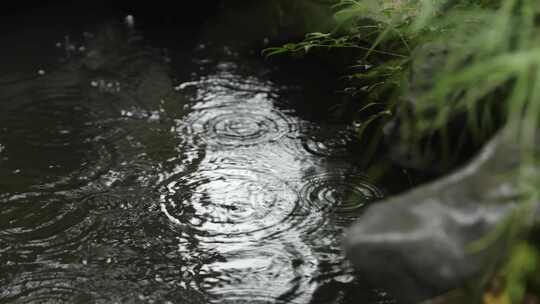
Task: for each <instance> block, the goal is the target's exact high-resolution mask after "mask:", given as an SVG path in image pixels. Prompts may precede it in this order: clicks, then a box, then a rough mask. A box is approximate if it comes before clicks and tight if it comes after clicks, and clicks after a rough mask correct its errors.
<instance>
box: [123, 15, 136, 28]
mask: <svg viewBox="0 0 540 304" xmlns="http://www.w3.org/2000/svg"><path fill="white" fill-rule="evenodd" d="M124 22H125V23H126V25H127V27H129V28H133V27H135V17H133V15H127V16H126V17H125V18H124Z"/></svg>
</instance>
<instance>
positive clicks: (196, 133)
mask: <svg viewBox="0 0 540 304" xmlns="http://www.w3.org/2000/svg"><path fill="white" fill-rule="evenodd" d="M70 41H71V43H74V44H75V45H78V46H77V47H78V48H76V49H77V50H80V52H79V53H77V54H72V53H69V54H67V55H66V53H64V50H63V49H62V48H60V51H59V52H60V53H59V55H58V56H59V57H60V58H61V59H63V62H64V63H62V64H58V65H57V67H55V69H53V70H51V71H47V73H36V74H33V72H32V73H30V72H29V74H31V75H32V76H30V75H28V77H27V76H23V77H20V79H16V77H15V79H14V78H13V76H12V75H6V76H5V77H6V79H7V80H9V81H7V80H6V81H3V82H1V83H2V86H1V87H0V121H1V122H2V124H1V126H0V204H1V208H0V262H1V266H0V270H1V271H0V286H1V288H0V302H1V303H12V302H21V303H41V302H64V303H94V302H97V303H114V302H117V303H330V301H336V302H331V303H358V302H356V301H362V303H383V302H384V301H387V299H386V297H385V296H384V293H381V292H378V291H376V290H373V289H371V287H368V286H363V285H362V284H361V283H359V281H358V279H356V278H355V277H354V276H352V275H351V273H352V270H351V269H349V268H348V266H347V264H346V262H345V261H344V259H343V257H342V252H341V250H340V243H339V242H340V240H339V238H340V233H341V230H342V229H343V227H344V226H346V225H347V224H348V223H350V221H351V220H353V219H354V218H355V216H356V215H357V214H358V213H359V212H361V210H362V208H364V207H365V206H366V205H368V204H369V203H371V202H373V201H375V200H377V199H380V198H382V197H383V192H382V191H381V190H380V189H379V188H378V187H377V186H376V185H374V184H373V183H372V182H371V181H370V178H369V177H368V176H366V175H365V173H364V172H362V171H361V170H359V169H358V168H356V167H355V162H354V161H353V158H354V154H353V153H352V152H351V150H350V149H349V145H350V143H351V141H354V136H353V134H352V132H353V131H352V130H351V129H349V128H347V127H346V126H339V125H325V124H323V123H315V122H309V121H307V120H305V119H303V118H301V117H302V115H299V114H300V113H297V111H296V110H295V104H297V103H302V102H304V103H305V102H307V101H306V100H302V98H301V96H302V95H303V94H304V93H303V92H308V91H309V90H310V88H309V87H302V88H300V89H299V88H297V86H296V84H295V85H293V84H291V85H290V86H288V85H287V84H286V83H285V84H283V83H280V84H276V83H274V82H273V81H272V80H271V78H272V77H270V76H267V75H269V74H270V72H272V71H274V72H275V70H276V69H275V68H274V69H272V68H269V67H268V66H265V65H264V64H263V63H262V61H259V60H253V58H249V59H244V58H243V57H241V56H239V55H238V54H235V53H234V52H232V51H230V49H225V50H222V48H221V47H218V46H215V47H212V46H206V47H204V48H203V47H199V48H196V49H195V50H194V51H192V52H190V53H189V54H190V56H191V57H192V58H193V60H192V61H191V62H190V63H188V64H186V65H184V66H183V67H182V68H183V70H182V71H180V70H179V71H175V69H174V68H172V67H171V66H170V65H169V62H170V58H165V57H163V54H162V52H161V51H159V50H156V49H151V48H148V47H142V46H140V45H139V44H137V39H133V37H132V36H129V35H128V36H125V33H122V31H121V30H116V29H114V28H105V29H103V30H101V32H100V31H97V32H96V33H92V34H90V33H85V34H84V35H81V37H80V38H79V39H76V37H75V38H71V40H70ZM51 43H52V45H54V42H51ZM59 44H60V45H61V43H60V42H59ZM76 49H73V50H71V51H70V52H74V50H76ZM68 55H69V56H68ZM173 66H174V65H173ZM185 69H188V71H186V70H185ZM274 74H275V73H274ZM185 75H189V76H185ZM278 75H279V74H278ZM2 77H4V76H2ZM173 78H176V79H177V80H172V79H173ZM295 90H296V91H295ZM291 92H300V93H301V94H292V93H291ZM299 96H300V97H299ZM321 98H323V97H321ZM309 102H317V101H313V100H310V101H309ZM325 301H327V302H325Z"/></svg>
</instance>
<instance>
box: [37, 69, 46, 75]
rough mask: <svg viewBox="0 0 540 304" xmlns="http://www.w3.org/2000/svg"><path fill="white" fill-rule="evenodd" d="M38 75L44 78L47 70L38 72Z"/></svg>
mask: <svg viewBox="0 0 540 304" xmlns="http://www.w3.org/2000/svg"><path fill="white" fill-rule="evenodd" d="M37 73H38V75H40V76H43V75H45V70H38V72H37Z"/></svg>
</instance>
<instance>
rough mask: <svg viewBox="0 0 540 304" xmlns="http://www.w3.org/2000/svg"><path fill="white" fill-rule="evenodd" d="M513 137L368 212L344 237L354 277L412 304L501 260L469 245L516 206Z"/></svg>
mask: <svg viewBox="0 0 540 304" xmlns="http://www.w3.org/2000/svg"><path fill="white" fill-rule="evenodd" d="M514 134H515V133H514V132H511V131H510V130H509V129H508V128H506V129H503V130H502V131H499V133H498V134H496V135H495V136H494V137H493V139H492V140H491V141H490V142H489V143H488V144H486V146H485V147H484V148H483V150H482V151H481V152H480V153H479V155H478V156H477V157H475V158H474V159H473V160H472V161H471V162H470V163H469V164H468V165H466V166H465V167H464V168H462V169H460V170H458V171H457V172H455V173H453V174H451V175H449V176H447V177H445V178H442V179H440V180H437V181H435V182H432V183H430V184H427V185H424V186H420V187H418V188H415V189H413V190H412V191H410V192H407V193H405V194H403V195H400V196H397V197H393V198H389V199H387V200H386V201H384V202H381V203H379V204H375V205H373V206H372V207H371V208H369V209H368V210H367V211H366V212H365V213H364V214H363V215H362V216H361V217H360V218H359V219H358V220H357V221H356V222H355V223H354V224H353V225H352V227H351V228H350V229H349V231H348V232H347V234H346V236H345V244H344V245H345V248H346V252H347V255H348V257H349V259H350V260H351V261H352V263H353V264H354V265H355V266H356V267H357V268H358V270H359V271H360V273H361V274H363V275H365V276H366V278H368V279H369V280H371V281H372V282H373V283H375V284H378V285H379V286H381V287H386V288H387V289H388V290H389V291H390V292H391V293H392V294H393V296H395V297H396V298H398V299H399V300H401V301H402V302H404V303H414V302H418V301H420V300H423V299H427V298H429V297H432V296H434V295H437V294H440V293H442V292H444V291H447V290H450V289H452V288H456V287H459V286H460V285H462V284H463V283H464V282H465V281H466V280H467V279H470V278H473V277H475V276H477V275H479V274H481V273H482V271H483V270H485V269H486V267H488V266H489V265H492V263H493V262H494V261H496V260H494V259H498V258H501V257H503V253H504V250H503V249H504V248H503V247H502V244H501V243H497V242H492V243H491V244H490V245H489V246H487V247H486V248H484V249H482V250H477V251H475V252H473V251H472V250H471V247H470V245H471V243H472V242H474V241H477V240H480V239H482V238H484V237H486V235H488V234H489V233H490V232H492V231H493V229H494V227H495V226H496V225H497V224H499V223H501V221H502V220H503V219H504V218H506V217H507V216H508V215H509V213H510V212H511V210H512V209H513V207H515V206H516V205H517V203H518V199H517V196H518V193H517V187H516V180H515V179H514V178H512V177H511V172H512V170H514V169H517V167H518V164H519V155H520V154H519V149H518V143H517V139H516V136H513V135H514Z"/></svg>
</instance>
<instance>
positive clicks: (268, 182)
mask: <svg viewBox="0 0 540 304" xmlns="http://www.w3.org/2000/svg"><path fill="white" fill-rule="evenodd" d="M159 191H160V192H161V199H160V200H161V210H162V212H163V213H164V214H165V215H166V216H167V217H168V218H169V220H170V221H171V222H172V223H174V224H177V225H179V226H181V227H183V228H185V229H190V230H195V231H196V233H197V234H198V235H201V236H203V237H206V238H209V241H220V240H224V241H227V242H234V241H235V238H238V239H239V240H240V239H241V240H240V241H246V237H247V238H249V237H253V238H257V239H261V238H265V237H270V236H272V235H274V234H276V233H279V232H280V231H283V230H285V228H286V227H281V226H282V225H280V224H281V223H283V222H286V221H287V219H288V218H289V217H290V216H292V215H293V213H294V212H295V210H296V208H297V205H298V198H297V194H296V193H295V192H294V191H293V190H292V189H291V188H290V187H289V186H288V185H287V183H285V182H284V181H281V180H280V179H278V178H276V177H273V176H272V175H270V174H267V173H263V172H259V171H255V170H249V169H239V168H226V169H217V170H212V171H210V170H207V171H205V170H202V171H199V172H196V173H193V174H190V175H186V176H182V177H179V178H172V179H170V180H168V181H166V182H165V183H164V184H163V185H162V186H161V187H160V190H159Z"/></svg>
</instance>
